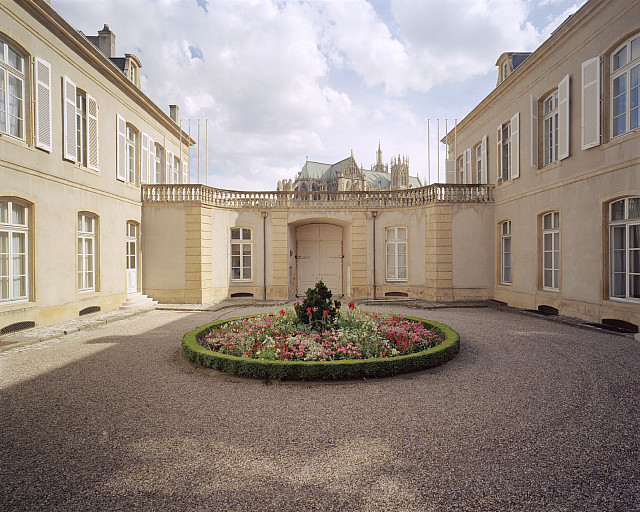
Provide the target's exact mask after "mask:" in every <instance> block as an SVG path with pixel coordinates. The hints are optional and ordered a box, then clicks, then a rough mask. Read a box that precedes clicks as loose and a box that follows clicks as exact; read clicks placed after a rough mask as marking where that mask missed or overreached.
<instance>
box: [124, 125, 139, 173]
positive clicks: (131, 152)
mask: <svg viewBox="0 0 640 512" xmlns="http://www.w3.org/2000/svg"><path fill="white" fill-rule="evenodd" d="M137 135H138V134H137V133H136V131H135V130H134V129H133V128H132V127H131V126H129V125H127V141H126V146H125V151H126V155H127V156H126V158H127V169H126V171H127V173H126V178H127V179H126V181H128V182H129V183H135V182H136V168H137V165H136V141H137Z"/></svg>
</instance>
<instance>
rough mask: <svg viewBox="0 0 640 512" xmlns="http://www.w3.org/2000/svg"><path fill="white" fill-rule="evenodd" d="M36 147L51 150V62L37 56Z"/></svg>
mask: <svg viewBox="0 0 640 512" xmlns="http://www.w3.org/2000/svg"><path fill="white" fill-rule="evenodd" d="M35 75H36V147H38V148H40V149H45V150H47V151H51V134H52V132H53V129H52V124H51V64H49V63H48V62H47V61H45V60H42V59H40V58H38V57H36V73H35Z"/></svg>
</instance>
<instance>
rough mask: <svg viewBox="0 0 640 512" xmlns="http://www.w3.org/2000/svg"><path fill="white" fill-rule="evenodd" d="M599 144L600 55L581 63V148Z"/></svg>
mask: <svg viewBox="0 0 640 512" xmlns="http://www.w3.org/2000/svg"><path fill="white" fill-rule="evenodd" d="M599 144H600V57H595V58H593V59H589V60H587V61H585V62H583V63H582V149H589V148H592V147H594V146H598V145H599Z"/></svg>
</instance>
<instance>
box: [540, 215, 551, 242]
mask: <svg viewBox="0 0 640 512" xmlns="http://www.w3.org/2000/svg"><path fill="white" fill-rule="evenodd" d="M542 227H543V229H551V214H550V213H547V214H546V215H545V216H544V217H543V218H542ZM545 239H546V236H545Z"/></svg>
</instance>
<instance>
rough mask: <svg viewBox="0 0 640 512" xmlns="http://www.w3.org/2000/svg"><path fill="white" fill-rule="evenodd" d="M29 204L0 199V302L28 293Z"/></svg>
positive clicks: (20, 297) (15, 298)
mask: <svg viewBox="0 0 640 512" xmlns="http://www.w3.org/2000/svg"><path fill="white" fill-rule="evenodd" d="M28 265H29V208H28V207H27V206H26V205H25V204H23V203H21V202H19V201H15V200H13V199H8V198H7V199H0V302H4V301H13V300H26V299H28V296H29V269H28Z"/></svg>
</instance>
